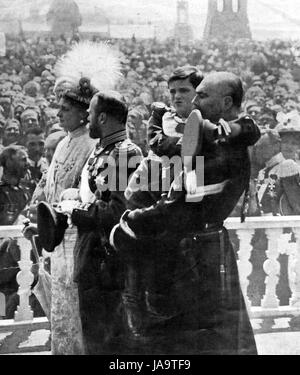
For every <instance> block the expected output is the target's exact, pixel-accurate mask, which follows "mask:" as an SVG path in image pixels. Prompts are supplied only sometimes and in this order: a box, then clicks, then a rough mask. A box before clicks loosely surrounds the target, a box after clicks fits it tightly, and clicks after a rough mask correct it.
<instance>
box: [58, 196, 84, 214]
mask: <svg viewBox="0 0 300 375" xmlns="http://www.w3.org/2000/svg"><path fill="white" fill-rule="evenodd" d="M80 205H81V203H80V202H79V201H78V200H71V199H69V200H63V201H62V202H60V203H58V205H57V206H56V207H55V210H56V211H57V212H59V213H61V214H65V215H68V216H71V215H72V212H73V210H74V209H75V208H79V207H80Z"/></svg>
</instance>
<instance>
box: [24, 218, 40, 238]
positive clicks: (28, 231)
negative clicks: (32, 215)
mask: <svg viewBox="0 0 300 375" xmlns="http://www.w3.org/2000/svg"><path fill="white" fill-rule="evenodd" d="M23 224H24V228H23V229H22V233H23V236H24V237H25V238H26V239H27V240H29V241H31V240H32V237H33V236H35V235H37V234H38V230H37V225H36V224H32V223H31V222H30V220H29V219H25V220H24V221H23Z"/></svg>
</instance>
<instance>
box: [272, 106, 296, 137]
mask: <svg viewBox="0 0 300 375" xmlns="http://www.w3.org/2000/svg"><path fill="white" fill-rule="evenodd" d="M277 121H278V123H279V124H278V125H277V126H276V130H277V131H278V133H279V134H285V133H299V132H300V115H299V113H298V111H297V110H293V111H291V112H289V113H283V112H280V113H278V114H277Z"/></svg>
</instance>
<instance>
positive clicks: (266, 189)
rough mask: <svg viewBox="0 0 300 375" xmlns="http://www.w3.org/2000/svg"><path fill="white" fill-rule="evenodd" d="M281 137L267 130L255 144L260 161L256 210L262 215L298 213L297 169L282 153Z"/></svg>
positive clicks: (299, 177)
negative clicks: (262, 166) (261, 167)
mask: <svg viewBox="0 0 300 375" xmlns="http://www.w3.org/2000/svg"><path fill="white" fill-rule="evenodd" d="M281 142H282V141H281V138H280V135H279V133H278V132H277V131H275V130H268V131H266V132H265V134H264V135H263V136H262V137H261V139H260V140H259V141H258V143H257V144H256V146H255V153H256V154H257V155H259V158H260V160H261V162H262V164H264V165H265V167H264V168H263V169H261V170H260V172H259V173H258V177H257V182H256V200H257V201H256V203H257V205H256V207H257V209H256V212H255V214H256V215H258V216H261V215H271V216H277V215H299V214H300V169H299V166H298V164H297V163H296V162H295V161H294V160H292V159H285V157H284V156H283V154H282V153H281Z"/></svg>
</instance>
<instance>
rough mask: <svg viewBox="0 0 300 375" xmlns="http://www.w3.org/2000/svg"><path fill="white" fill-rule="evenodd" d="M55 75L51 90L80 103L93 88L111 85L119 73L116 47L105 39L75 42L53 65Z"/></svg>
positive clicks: (106, 88) (110, 87) (89, 96)
mask: <svg viewBox="0 0 300 375" xmlns="http://www.w3.org/2000/svg"><path fill="white" fill-rule="evenodd" d="M55 75H56V77H57V80H56V83H55V86H54V92H55V93H56V95H57V96H58V98H59V97H61V96H65V97H67V98H69V99H71V100H74V101H75V102H77V103H79V104H82V105H83V106H85V107H86V106H89V103H90V101H91V99H92V97H93V96H94V94H95V93H96V92H97V91H101V92H107V91H111V90H113V89H115V86H116V84H117V82H118V80H119V79H120V77H121V63H120V59H119V56H118V53H117V51H115V50H113V49H112V48H111V47H110V46H108V44H106V43H93V42H90V41H84V42H79V43H76V44H74V45H73V47H72V49H71V50H70V51H69V52H68V53H67V54H66V55H64V56H63V57H62V58H61V59H60V60H59V61H58V62H57V64H56V65H55Z"/></svg>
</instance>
